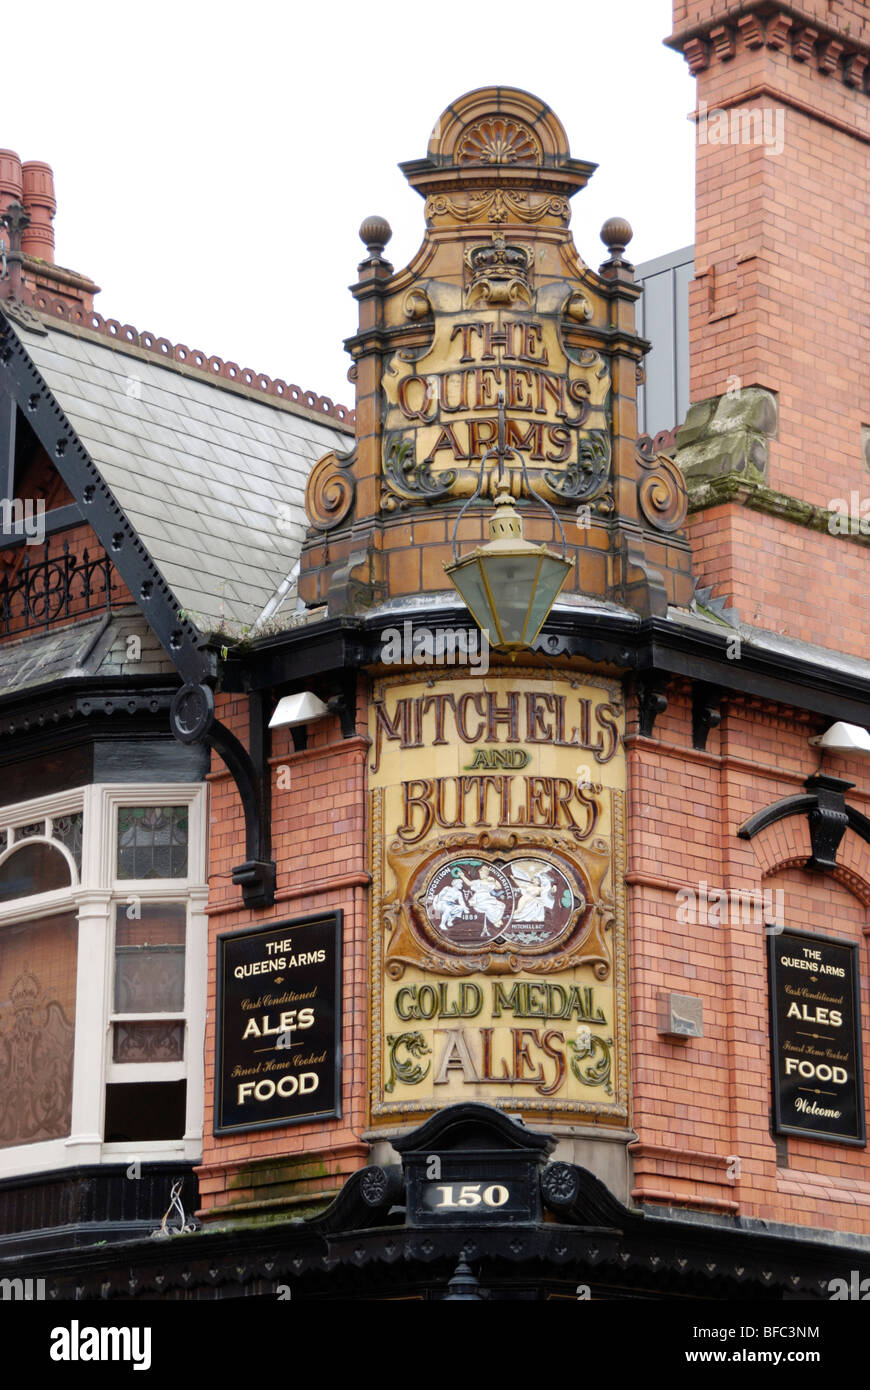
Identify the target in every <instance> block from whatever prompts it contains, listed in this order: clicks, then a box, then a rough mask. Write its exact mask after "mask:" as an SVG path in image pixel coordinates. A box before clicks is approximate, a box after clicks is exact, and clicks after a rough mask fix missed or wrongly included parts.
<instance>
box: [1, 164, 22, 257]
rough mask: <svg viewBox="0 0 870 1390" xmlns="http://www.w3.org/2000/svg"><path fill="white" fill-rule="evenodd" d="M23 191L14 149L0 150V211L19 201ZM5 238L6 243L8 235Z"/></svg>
mask: <svg viewBox="0 0 870 1390" xmlns="http://www.w3.org/2000/svg"><path fill="white" fill-rule="evenodd" d="M23 192H24V185H23V182H22V177H21V160H20V159H19V158H18V155H17V154H16V153H15V151H14V150H0V213H4V212H5V211H6V209H7V208H8V207H9V204H10V203H20V202H21V201H22V194H23ZM5 240H6V241H7V243H8V240H9V238H8V236H7V237H6V238H5Z"/></svg>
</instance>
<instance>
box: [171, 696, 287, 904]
mask: <svg viewBox="0 0 870 1390" xmlns="http://www.w3.org/2000/svg"><path fill="white" fill-rule="evenodd" d="M248 711H249V713H248V720H249V723H248V730H249V733H248V741H249V743H250V748H251V751H250V753H249V752H248V750H247V749H246V748H245V746H244V744H242V743H241V742H240V741H239V740H238V739H237V738H236V736H235V734H234V733H232V732H231V731H230V730H229V729H228V728H227V727H226V725H225V724H222V723H221V722H220V720H219V719H215V717H214V691H213V690H212V689H211V686H208V685H194V684H188V685H183V686H182V687H181V689H180V690H179V691H178V692H177V694H176V696H175V698H174V700H173V701H172V709H171V711H170V716H169V723H170V726H171V728H172V732H173V733H174V735H175V737H176V738H177V739H179V740H180V741H181V742H182V743H199V742H203V743H207V744H208V745H209V747H211V748H214V749H215V750H216V751H217V752H218V753H219V754H220V756H221V757H222V758H223V760H224V762H225V763H226V765H227V767H228V768H229V770H230V773H231V774H232V778H233V781H234V782H235V784H236V787H237V788H238V792H239V796H240V797H241V800H242V809H243V810H244V813H245V853H246V855H247V858H246V860H245V862H244V864H238V865H236V867H235V868H234V869H233V883H235V884H236V885H237V886H238V887H239V888H241V890H242V899H243V901H244V904H245V907H271V906H272V904H273V903H274V901H275V880H276V873H277V869H276V865H275V861H274V860H273V859H272V789H271V785H270V781H269V729H268V727H267V724H266V718H265V710H264V706H263V695H262V693H261V692H260V691H252V692H250V693H249V695H248Z"/></svg>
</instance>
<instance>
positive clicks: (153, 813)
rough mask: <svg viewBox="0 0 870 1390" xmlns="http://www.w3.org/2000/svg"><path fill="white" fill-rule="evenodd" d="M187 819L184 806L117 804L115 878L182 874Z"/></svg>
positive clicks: (184, 865) (172, 876)
mask: <svg viewBox="0 0 870 1390" xmlns="http://www.w3.org/2000/svg"><path fill="white" fill-rule="evenodd" d="M187 821H188V808H187V806H119V808H118V878H123V879H128V878H140V879H148V878H186V877H187Z"/></svg>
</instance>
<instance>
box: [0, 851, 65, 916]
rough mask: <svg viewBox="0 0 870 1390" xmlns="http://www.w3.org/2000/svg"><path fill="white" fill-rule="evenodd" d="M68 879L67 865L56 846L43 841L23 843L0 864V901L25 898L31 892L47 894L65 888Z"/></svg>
mask: <svg viewBox="0 0 870 1390" xmlns="http://www.w3.org/2000/svg"><path fill="white" fill-rule="evenodd" d="M71 882H72V878H71V876H70V869H69V864H68V863H67V862H66V860H65V859H64V857H63V855H62V854H61V852H60V850H59V849H54V848H53V847H52V846H51V845H44V844H38V843H37V844H23V845H22V846H21V848H20V849H15V850H13V851H12V853H11V854H10V856H9V858H8V859H5V860H4V861H3V863H2V864H0V903H6V902H10V901H11V899H12V898H29V897H30V895H31V894H32V893H50V892H51V891H52V890H53V889H55V888H68V887H69V885H70V883H71Z"/></svg>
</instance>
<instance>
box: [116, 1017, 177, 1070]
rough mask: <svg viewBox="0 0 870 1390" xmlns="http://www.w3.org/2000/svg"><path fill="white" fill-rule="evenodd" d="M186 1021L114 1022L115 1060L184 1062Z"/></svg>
mask: <svg viewBox="0 0 870 1390" xmlns="http://www.w3.org/2000/svg"><path fill="white" fill-rule="evenodd" d="M183 1060H184V1024H183V1022H178V1023H170V1022H164V1023H115V1024H114V1025H113V1040H112V1061H113V1062H182V1061H183Z"/></svg>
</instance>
